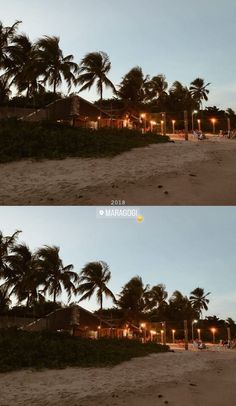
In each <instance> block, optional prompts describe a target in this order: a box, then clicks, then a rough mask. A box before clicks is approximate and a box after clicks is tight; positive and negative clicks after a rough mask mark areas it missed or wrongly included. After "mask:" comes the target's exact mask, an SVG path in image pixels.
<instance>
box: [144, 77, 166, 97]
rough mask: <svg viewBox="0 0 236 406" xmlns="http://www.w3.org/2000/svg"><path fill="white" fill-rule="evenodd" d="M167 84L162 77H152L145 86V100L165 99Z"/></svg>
mask: <svg viewBox="0 0 236 406" xmlns="http://www.w3.org/2000/svg"><path fill="white" fill-rule="evenodd" d="M167 89H168V82H167V81H166V77H165V76H164V75H157V76H154V77H153V78H152V79H151V80H149V81H148V82H147V84H146V98H147V99H148V100H151V101H153V100H159V101H161V100H163V99H164V98H165V97H167Z"/></svg>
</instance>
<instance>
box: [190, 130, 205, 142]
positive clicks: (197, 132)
mask: <svg viewBox="0 0 236 406" xmlns="http://www.w3.org/2000/svg"><path fill="white" fill-rule="evenodd" d="M193 136H194V138H197V139H198V140H200V141H202V140H205V139H206V136H205V134H204V133H203V132H202V131H200V130H195V131H193Z"/></svg>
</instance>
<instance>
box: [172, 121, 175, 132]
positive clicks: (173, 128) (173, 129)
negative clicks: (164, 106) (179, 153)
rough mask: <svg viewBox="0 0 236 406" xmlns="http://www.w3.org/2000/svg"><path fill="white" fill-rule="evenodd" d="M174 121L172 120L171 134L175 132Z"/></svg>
mask: <svg viewBox="0 0 236 406" xmlns="http://www.w3.org/2000/svg"><path fill="white" fill-rule="evenodd" d="M175 123H176V120H172V131H173V134H175Z"/></svg>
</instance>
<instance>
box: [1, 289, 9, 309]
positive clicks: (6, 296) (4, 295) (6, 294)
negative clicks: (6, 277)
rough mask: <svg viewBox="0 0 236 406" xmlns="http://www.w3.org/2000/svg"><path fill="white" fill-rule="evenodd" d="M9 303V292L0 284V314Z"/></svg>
mask: <svg viewBox="0 0 236 406" xmlns="http://www.w3.org/2000/svg"><path fill="white" fill-rule="evenodd" d="M10 304H11V299H10V297H9V292H8V289H7V287H6V286H4V285H2V286H0V314H1V312H4V311H5V310H8V309H9V306H10Z"/></svg>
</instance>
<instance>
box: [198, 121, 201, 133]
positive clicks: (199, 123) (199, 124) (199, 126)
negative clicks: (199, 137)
mask: <svg viewBox="0 0 236 406" xmlns="http://www.w3.org/2000/svg"><path fill="white" fill-rule="evenodd" d="M197 123H198V131H201V120H200V118H199V119H198V120H197Z"/></svg>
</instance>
